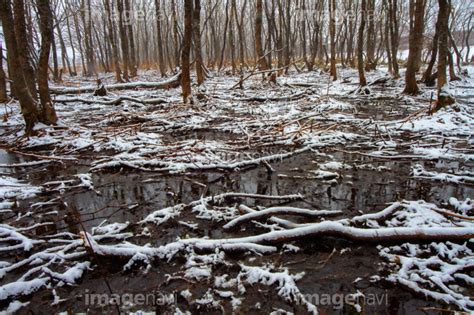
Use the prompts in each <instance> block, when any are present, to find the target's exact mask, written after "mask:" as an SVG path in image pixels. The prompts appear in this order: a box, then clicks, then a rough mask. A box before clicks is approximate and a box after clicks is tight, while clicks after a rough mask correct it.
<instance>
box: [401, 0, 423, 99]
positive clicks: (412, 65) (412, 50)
mask: <svg viewBox="0 0 474 315" xmlns="http://www.w3.org/2000/svg"><path fill="white" fill-rule="evenodd" d="M425 7H426V0H410V38H409V51H408V61H407V70H406V73H405V83H406V85H405V90H404V91H403V92H404V93H405V94H410V95H416V94H418V93H419V92H420V89H419V88H418V84H417V82H416V73H417V71H418V68H419V64H420V62H419V59H420V56H421V50H422V49H423V30H424V25H423V24H424V16H425Z"/></svg>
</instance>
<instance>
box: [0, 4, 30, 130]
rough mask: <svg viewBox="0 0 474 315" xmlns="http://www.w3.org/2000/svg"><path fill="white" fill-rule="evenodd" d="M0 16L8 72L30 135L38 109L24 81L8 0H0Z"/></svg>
mask: <svg viewBox="0 0 474 315" xmlns="http://www.w3.org/2000/svg"><path fill="white" fill-rule="evenodd" d="M0 16H1V19H2V26H3V33H4V36H5V41H6V45H7V53H8V59H9V66H10V73H11V77H12V79H13V83H14V85H15V91H16V92H17V93H18V94H17V95H16V96H17V97H18V99H19V101H20V107H21V113H22V115H23V118H24V120H25V123H26V135H31V134H32V133H33V128H34V125H35V124H36V123H37V122H38V109H37V103H36V101H35V99H34V98H33V96H32V95H31V93H30V90H29V88H28V85H27V83H26V80H25V73H24V71H23V68H22V66H21V62H20V58H19V54H18V46H17V38H16V35H15V29H14V25H15V24H14V23H15V21H14V19H13V12H12V8H11V1H10V0H0Z"/></svg>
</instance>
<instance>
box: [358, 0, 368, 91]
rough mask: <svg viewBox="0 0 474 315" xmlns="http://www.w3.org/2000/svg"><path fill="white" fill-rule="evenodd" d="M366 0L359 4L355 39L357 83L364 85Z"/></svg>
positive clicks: (365, 82)
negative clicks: (358, 21)
mask: <svg viewBox="0 0 474 315" xmlns="http://www.w3.org/2000/svg"><path fill="white" fill-rule="evenodd" d="M365 1H366V0H361V4H360V15H361V16H360V26H359V34H358V39H357V68H358V70H359V85H360V86H366V85H367V79H366V78H365V70H364V30H365V21H366V16H367V9H366V2H365Z"/></svg>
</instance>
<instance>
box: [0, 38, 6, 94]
mask: <svg viewBox="0 0 474 315" xmlns="http://www.w3.org/2000/svg"><path fill="white" fill-rule="evenodd" d="M7 101H8V95H7V75H6V74H5V70H3V46H2V42H1V41H0V103H5V102H7Z"/></svg>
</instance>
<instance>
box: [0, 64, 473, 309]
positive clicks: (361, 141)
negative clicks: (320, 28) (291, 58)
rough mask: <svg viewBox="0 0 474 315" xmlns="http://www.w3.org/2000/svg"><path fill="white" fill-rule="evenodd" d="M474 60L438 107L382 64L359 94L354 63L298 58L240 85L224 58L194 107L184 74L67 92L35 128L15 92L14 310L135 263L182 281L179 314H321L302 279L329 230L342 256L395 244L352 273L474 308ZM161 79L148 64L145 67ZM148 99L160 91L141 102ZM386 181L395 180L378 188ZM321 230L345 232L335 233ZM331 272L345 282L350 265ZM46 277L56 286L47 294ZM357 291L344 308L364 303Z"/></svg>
mask: <svg viewBox="0 0 474 315" xmlns="http://www.w3.org/2000/svg"><path fill="white" fill-rule="evenodd" d="M468 72H469V74H470V76H471V78H469V77H463V79H462V80H461V81H457V82H452V83H451V86H450V89H451V91H452V92H453V93H454V94H455V96H456V97H457V100H458V102H457V103H456V104H455V105H454V106H451V107H449V108H446V109H443V110H441V111H439V112H437V113H435V114H430V113H429V112H428V109H429V108H430V106H431V105H432V103H433V99H432V93H433V90H431V89H428V88H424V87H422V89H423V91H422V92H423V93H422V94H421V95H420V96H417V97H408V96H405V95H403V94H401V91H402V90H403V80H397V81H394V80H392V79H390V78H389V75H388V74H387V73H386V72H385V71H383V70H378V71H374V72H371V73H368V81H369V83H374V82H376V81H379V80H380V79H383V78H386V80H381V81H384V82H382V83H380V84H375V83H374V84H370V85H369V91H370V94H369V95H361V94H359V93H357V88H358V86H357V75H356V72H355V71H354V70H350V69H340V73H339V77H340V80H339V81H336V82H331V81H330V80H329V78H328V76H327V75H326V74H324V73H321V72H319V71H314V72H311V73H290V74H289V75H287V76H282V77H280V78H278V83H277V84H276V85H275V84H273V83H269V82H266V81H264V82H263V81H262V80H261V78H259V77H255V78H253V79H250V80H248V81H246V82H244V86H245V89H244V90H240V89H238V88H236V89H234V88H233V86H234V85H235V84H236V83H237V82H238V81H239V78H238V77H232V76H224V75H218V74H213V76H212V77H211V78H209V79H208V81H207V82H206V83H205V85H204V86H203V87H200V88H197V87H194V94H195V98H194V100H193V104H190V105H185V104H181V103H180V95H179V92H180V90H179V89H170V90H153V89H134V90H129V91H126V92H124V91H110V93H109V95H108V96H107V97H103V98H98V97H93V96H91V95H90V94H81V95H57V96H54V98H55V107H56V109H57V111H58V116H59V117H60V122H59V125H58V126H54V127H51V126H44V125H38V126H37V127H36V129H37V131H38V135H37V136H34V137H30V138H26V137H24V134H23V122H22V119H21V116H20V113H19V110H18V105H17V104H16V103H9V104H7V105H6V106H4V107H2V108H0V114H1V115H2V116H3V117H4V118H5V119H4V120H3V121H2V122H0V126H1V127H2V130H1V131H0V133H1V134H0V142H1V143H2V145H3V146H4V147H5V148H8V150H9V151H10V152H11V154H12V155H13V157H14V161H9V162H5V163H3V164H0V173H1V177H0V215H1V216H2V222H3V223H2V224H1V225H0V254H2V255H1V257H2V261H1V262H0V277H1V279H2V280H1V281H2V282H1V283H0V301H1V302H2V303H3V304H2V305H3V307H4V308H3V310H4V311H6V312H12V311H14V310H17V309H21V308H24V309H27V308H35V307H38V305H41V303H44V300H45V301H47V303H46V305H47V307H48V309H52V310H55V311H64V310H66V309H67V307H68V306H71V305H72V304H73V301H72V300H71V299H68V298H67V296H68V295H69V294H70V293H71V292H74V294H79V295H80V294H82V295H83V294H84V290H86V289H87V290H90V289H91V288H92V290H97V284H94V285H91V287H89V286H88V284H87V283H82V282H81V279H83V278H86V279H87V280H88V281H92V282H94V281H96V280H97V279H99V280H100V279H101V276H100V275H101V274H103V273H104V268H105V267H104V266H110V265H113V266H114V267H113V268H112V267H110V269H115V272H117V269H118V272H122V271H123V272H124V273H125V274H124V275H123V276H120V277H124V278H125V277H127V278H128V277H129V278H130V279H134V278H139V277H140V276H138V275H137V274H136V273H140V274H142V275H146V274H152V275H156V276H157V277H164V279H166V281H165V280H163V281H161V282H162V283H161V282H160V283H161V285H162V287H160V288H159V289H160V290H163V292H166V293H167V294H171V295H173V294H178V293H179V294H180V298H179V299H178V301H180V302H179V303H178V304H179V305H177V306H176V305H167V306H166V310H168V311H170V310H171V311H174V312H176V313H180V312H182V311H183V312H184V311H185V310H188V309H192V310H207V311H211V310H213V311H215V310H230V311H232V312H237V313H238V312H245V311H251V310H254V311H256V310H258V311H260V312H265V313H270V312H272V311H275V312H277V313H276V314H281V311H283V310H285V311H295V312H296V313H298V312H309V313H316V311H317V310H318V309H320V310H325V306H324V305H320V304H318V303H315V301H314V300H312V299H311V298H310V297H311V294H312V293H314V292H315V291H314V290H316V287H315V286H314V284H313V285H312V286H311V285H308V283H307V281H308V280H305V279H312V281H313V280H314V278H312V277H314V276H313V275H312V272H311V270H312V269H311V268H313V267H314V266H312V267H311V268H310V267H308V266H307V265H306V264H307V261H308V260H310V258H309V257H312V255H319V254H321V253H319V252H318V248H317V247H316V248H315V247H314V244H315V243H318V242H320V240H324V243H328V244H330V245H329V246H331V247H332V248H334V250H335V251H337V252H338V254H337V256H341V257H342V256H343V255H346V256H345V257H348V256H349V255H351V251H357V248H358V247H359V242H360V241H363V242H366V241H367V240H370V239H377V238H380V239H381V240H385V241H387V240H390V241H391V242H392V243H393V242H395V243H397V244H391V243H389V244H386V243H383V244H385V245H378V247H376V246H377V245H374V246H372V245H363V246H367V247H364V248H375V247H376V249H377V251H376V253H378V255H379V256H378V257H372V258H368V260H377V261H378V262H372V263H373V264H377V265H376V268H378V269H379V270H372V271H371V272H372V273H371V274H368V275H363V274H362V273H361V274H360V275H358V274H353V275H351V276H354V279H355V278H359V277H365V278H367V279H370V281H371V283H374V284H373V286H377V285H378V284H377V283H380V286H382V284H383V281H389V282H392V283H394V284H395V285H396V286H397V287H400V288H403V290H408V291H410V292H414V293H415V296H420V295H421V296H426V297H427V298H428V299H429V300H430V301H435V302H437V303H440V304H443V303H447V304H448V305H450V307H454V308H456V309H459V310H464V311H469V310H473V309H474V304H473V301H472V298H470V296H472V291H470V288H469V287H470V285H472V282H473V281H474V280H473V278H472V277H471V275H470V274H469V272H468V270H471V269H472V267H473V264H474V259H473V254H472V250H471V248H472V239H471V240H470V239H469V238H470V237H472V235H473V231H474V226H473V225H472V219H473V205H472V201H471V200H470V199H469V198H471V199H472V197H473V195H472V194H473V193H474V190H473V188H472V187H473V184H474V170H473V161H474V152H473V150H472V144H473V141H474V140H473V133H474V112H473V104H474V103H473V97H474V89H473V86H474V68H473V67H469V68H468ZM112 80H113V78H111V77H105V78H104V82H106V84H113V82H112ZM160 80H161V79H160V78H158V77H157V74H156V72H153V71H150V72H146V73H143V74H141V76H140V78H139V81H144V82H147V81H149V82H156V81H160ZM91 84H92V82H88V81H83V82H73V81H71V82H65V84H64V85H69V86H72V85H74V86H89V85H91ZM124 95H125V96H127V98H129V99H128V100H123V101H122V102H120V104H116V105H112V104H111V102H109V101H111V100H114V99H116V98H117V97H119V96H124ZM150 99H155V100H156V99H163V100H165V103H162V104H154V105H150V104H148V105H144V104H142V103H140V101H143V100H150ZM83 100H85V101H86V102H84V101H83ZM12 152H13V153H12ZM203 174H206V175H203ZM361 176H363V177H362V179H360V178H359V177H361ZM135 177H137V178H138V179H137V180H135V179H134V178H135ZM384 178H388V179H389V180H388V181H387V182H386V183H384V182H383V181H384ZM400 178H401V179H400ZM104 179H105V180H104ZM173 180H175V181H176V182H179V184H176V187H179V188H176V187H174V186H173ZM107 181H108V182H107ZM170 183H171V184H170ZM186 183H187V184H186ZM216 183H217V184H216ZM246 183H251V184H246ZM262 183H263V184H262ZM400 183H402V184H403V185H407V187H398V186H397V185H398V184H400ZM144 185H146V187H148V188H150V187H152V189H151V190H150V191H145V192H143V191H142V190H144V189H145V188H144V187H145V186H144ZM185 185H190V186H189V187H191V188H190V189H189V190H186V188H183V186H185ZM377 185H379V186H381V185H383V186H381V187H386V188H382V190H383V189H385V190H387V191H388V192H387V191H386V192H385V193H383V192H381V191H382V190H380V191H373V189H374V187H376V186H377ZM110 186H113V189H111V188H110ZM262 186H263V187H267V186H268V189H267V188H265V189H262ZM186 187H188V186H186ZM175 188H176V189H175ZM183 189H184V190H185V191H184V193H183V192H182V190H183ZM178 190H179V191H178ZM390 190H393V191H394V192H393V193H392V192H391V191H390ZM426 190H428V193H426ZM331 192H333V193H331ZM336 193H337V194H336ZM332 194H335V195H332ZM377 194H380V196H378V195H377ZM136 195H143V196H145V197H140V198H139V197H136ZM183 195H184V196H183ZM195 195H197V198H194V197H193V196H195ZM98 198H103V199H105V200H107V202H109V203H110V204H100V203H98V201H97V200H98ZM361 198H362V199H361ZM407 198H409V199H407ZM355 199H358V200H357V201H356V200H355ZM420 199H424V200H420ZM428 199H429V200H428ZM117 200H120V201H121V203H116V201H117ZM369 200H370V201H371V202H369ZM354 205H355V207H354ZM104 209H105V210H104ZM137 209H138V210H137ZM100 211H106V215H104V216H102V215H99V212H100ZM85 213H92V214H91V215H89V214H88V215H85ZM117 213H120V214H119V215H117ZM217 231H218V232H217ZM303 236H305V237H306V238H305V239H306V242H301V241H300V238H301V237H303ZM327 236H337V237H339V238H343V239H349V240H351V242H350V243H349V242H348V243H344V244H345V245H343V246H342V247H341V245H340V244H339V243H337V242H335V241H334V240H333V239H332V238H326V237H327ZM417 237H419V239H423V240H426V241H424V242H422V243H420V242H419V241H418V239H417ZM333 243H334V244H333ZM375 243H376V244H378V243H380V241H376V240H375ZM336 248H337V250H336ZM235 252H238V253H240V255H237V257H236V255H235ZM334 255H336V254H334V253H333V254H331V255H330V256H328V257H329V258H327V260H326V262H325V263H321V268H325V266H326V265H327V264H331V263H330V262H328V261H330V259H331V258H332V257H333V256H334ZM293 256H294V257H298V258H299V260H301V261H302V262H304V263H302V262H298V259H296V258H292V257H293ZM111 260H112V261H111ZM323 261H324V259H323ZM353 268H355V267H354V266H353ZM105 269H106V268H105ZM107 272H108V273H109V274H107V276H110V277H113V276H112V275H113V274H114V271H111V270H109V271H106V273H107ZM335 272H336V273H335V274H334V275H333V277H334V281H335V282H337V281H338V272H340V273H341V277H343V276H342V274H343V270H337V269H336V270H335ZM130 273H132V274H130ZM145 277H146V276H145ZM160 279H161V278H160ZM374 279H375V280H374ZM99 280H97V281H99ZM316 280H317V279H316ZM359 280H360V279H359ZM131 281H132V282H133V280H131ZM148 281H150V280H148ZM341 281H342V280H341ZM85 282H87V281H85ZM356 282H360V281H356ZM178 284H179V285H178ZM300 284H302V285H300ZM155 286H156V284H155ZM173 286H175V287H174V289H173ZM113 289H114V290H117V291H119V292H121V293H126V292H127V290H126V287H124V288H121V287H117V288H115V287H114V288H113ZM142 289H143V288H142ZM256 290H257V291H258V292H260V293H261V292H264V291H266V290H270V291H271V292H273V293H274V295H275V297H274V298H275V299H276V300H278V301H279V302H276V301H274V303H273V304H274V305H277V306H275V308H274V309H272V308H269V306H268V305H267V304H266V303H263V301H255V299H253V298H252V296H253V295H256V294H257V295H258V293H255V291H256ZM312 290H313V291H312ZM345 291H347V294H353V295H355V296H360V294H364V292H362V291H360V290H359V289H357V287H348V288H345ZM35 292H39V293H42V292H43V294H46V293H44V292H49V298H46V297H45V296H47V295H43V298H44V300H43V302H40V301H39V300H38V299H35V297H34V296H32V294H33V293H35ZM318 292H322V291H321V289H320V288H318ZM365 293H367V292H365ZM416 294H418V295H416ZM357 301H358V303H353V304H352V306H351V307H353V308H354V309H355V310H356V311H361V310H362V307H364V305H362V304H361V303H359V302H360V300H357ZM28 303H29V304H28ZM205 305H207V306H205ZM209 305H210V306H209ZM436 305H438V304H436ZM326 306H327V305H326ZM347 307H349V306H347ZM131 309H132V310H135V311H137V310H141V309H144V310H148V308H147V307H143V308H142V307H140V306H138V305H135V306H132V307H131ZM377 310H378V311H380V308H379V309H377ZM278 312H280V313H278Z"/></svg>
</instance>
